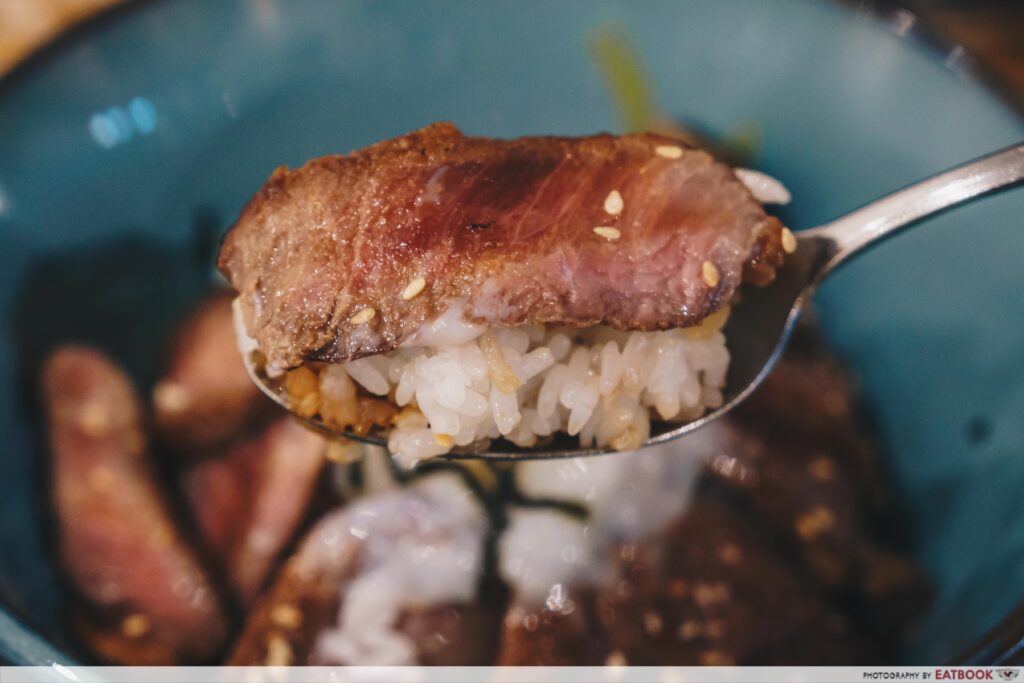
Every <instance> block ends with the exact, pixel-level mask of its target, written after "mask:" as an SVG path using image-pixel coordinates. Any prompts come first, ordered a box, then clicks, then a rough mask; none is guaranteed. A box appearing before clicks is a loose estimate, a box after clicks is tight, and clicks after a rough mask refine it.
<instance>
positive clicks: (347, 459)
mask: <svg viewBox="0 0 1024 683" xmlns="http://www.w3.org/2000/svg"><path fill="white" fill-rule="evenodd" d="M324 457H325V458H327V459H328V460H329V461H331V462H333V463H337V464H339V465H349V464H351V463H354V462H358V461H359V460H360V459H361V458H362V457H363V449H362V448H361V447H360V446H359V444H357V443H355V442H354V441H349V440H348V439H332V440H331V441H329V442H328V443H327V448H325V449H324Z"/></svg>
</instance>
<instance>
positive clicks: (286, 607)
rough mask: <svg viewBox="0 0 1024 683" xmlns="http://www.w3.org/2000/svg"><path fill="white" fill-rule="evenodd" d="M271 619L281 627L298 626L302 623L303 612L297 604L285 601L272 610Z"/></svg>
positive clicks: (291, 627)
mask: <svg viewBox="0 0 1024 683" xmlns="http://www.w3.org/2000/svg"><path fill="white" fill-rule="evenodd" d="M270 621H272V622H273V623H274V624H276V625H277V626H280V627H281V628H288V629H293V628H298V627H299V626H301V625H302V612H301V611H300V610H299V608H298V607H296V606H295V605H291V604H289V603H286V602H283V603H281V604H279V605H274V607H273V609H271V610H270Z"/></svg>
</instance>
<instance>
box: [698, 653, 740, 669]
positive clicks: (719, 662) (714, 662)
mask: <svg viewBox="0 0 1024 683" xmlns="http://www.w3.org/2000/svg"><path fill="white" fill-rule="evenodd" d="M700 663H701V664H702V665H704V666H732V665H733V664H735V663H736V660H735V659H733V658H732V657H730V656H729V655H727V654H726V653H724V652H719V651H718V650H708V651H707V652H702V653H701V655H700Z"/></svg>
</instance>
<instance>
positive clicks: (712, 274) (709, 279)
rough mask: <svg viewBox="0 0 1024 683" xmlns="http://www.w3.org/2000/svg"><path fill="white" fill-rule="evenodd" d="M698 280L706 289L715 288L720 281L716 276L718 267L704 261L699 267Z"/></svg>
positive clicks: (717, 275)
mask: <svg viewBox="0 0 1024 683" xmlns="http://www.w3.org/2000/svg"><path fill="white" fill-rule="evenodd" d="M700 279H701V280H703V281H704V284H706V285H707V286H708V287H716V286H717V285H718V281H719V280H720V279H721V278H720V276H719V274H718V267H717V266H715V264H714V263H712V262H711V261H705V262H704V263H703V264H702V265H701V267H700Z"/></svg>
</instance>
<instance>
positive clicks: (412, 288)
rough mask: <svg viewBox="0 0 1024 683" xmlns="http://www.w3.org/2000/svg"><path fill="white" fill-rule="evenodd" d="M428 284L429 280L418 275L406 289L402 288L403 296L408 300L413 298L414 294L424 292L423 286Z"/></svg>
mask: <svg viewBox="0 0 1024 683" xmlns="http://www.w3.org/2000/svg"><path fill="white" fill-rule="evenodd" d="M426 286H427V281H426V280H424V279H423V278H421V277H418V278H416V279H415V280H413V281H412V282H410V283H409V284H407V285H406V286H405V289H404V290H402V298H403V299H405V300H406V301H408V300H409V299H411V298H413V297H414V296H416V295H417V294H419V293H420V292H422V291H423V288H424V287H426Z"/></svg>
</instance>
